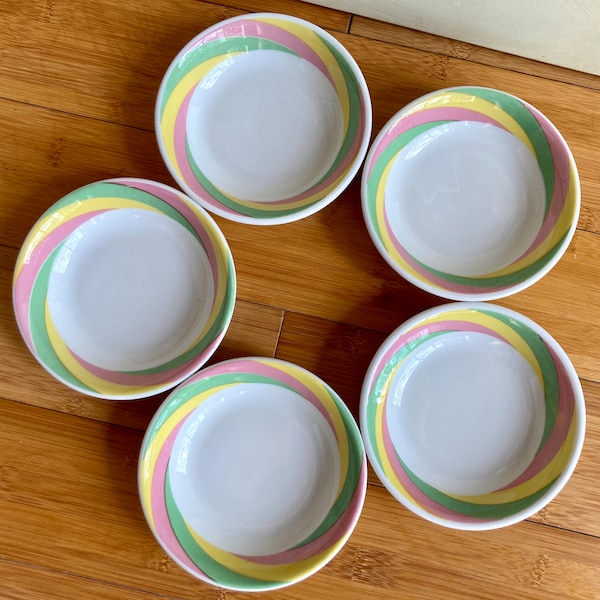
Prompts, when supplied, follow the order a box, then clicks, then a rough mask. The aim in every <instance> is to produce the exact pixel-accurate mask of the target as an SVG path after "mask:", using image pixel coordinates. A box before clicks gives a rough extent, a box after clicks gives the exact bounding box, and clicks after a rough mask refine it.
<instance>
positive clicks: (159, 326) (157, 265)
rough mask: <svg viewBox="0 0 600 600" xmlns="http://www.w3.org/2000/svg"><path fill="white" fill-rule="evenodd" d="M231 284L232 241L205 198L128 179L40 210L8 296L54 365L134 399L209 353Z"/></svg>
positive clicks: (231, 296)
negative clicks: (203, 203)
mask: <svg viewBox="0 0 600 600" xmlns="http://www.w3.org/2000/svg"><path fill="white" fill-rule="evenodd" d="M235 290H236V278H235V270H234V265H233V260H232V256H231V253H230V250H229V247H228V245H227V242H226V241H225V238H224V236H223V235H222V233H221V231H220V230H219V228H218V227H217V225H216V224H215V222H214V221H213V219H212V218H211V217H210V215H209V214H208V213H207V212H206V211H205V210H204V209H202V208H200V207H198V206H197V205H196V204H195V203H194V202H192V201H191V200H190V199H189V198H187V197H186V196H185V195H184V194H182V193H181V192H179V191H177V190H175V189H173V188H170V187H168V186H165V185H162V184H159V183H155V182H152V181H147V180H143V179H126V178H121V179H109V180H104V181H99V182H96V183H92V184H89V185H86V186H84V187H82V188H79V189H77V190H75V191H73V192H71V193H70V194H68V195H66V196H65V197H63V198H62V199H61V200H59V201H58V202H57V203H56V204H54V205H53V206H52V207H50V208H49V209H48V210H47V211H46V212H45V213H44V214H43V215H42V216H41V217H40V218H39V220H38V221H37V223H36V224H35V225H34V226H33V228H32V230H31V231H30V233H29V235H28V236H27V238H26V239H25V241H24V243H23V246H22V248H21V251H20V253H19V256H18V259H17V263H16V266H15V270H14V278H13V305H14V311H15V316H16V320H17V324H18V326H19V329H20V332H21V334H22V336H23V339H24V341H25V343H26V344H27V347H28V348H29V350H30V351H31V353H32V354H33V356H34V357H35V358H36V359H37V360H38V362H39V363H40V364H41V365H42V366H43V367H44V368H45V369H46V370H47V371H48V372H49V373H50V374H51V375H53V376H54V377H56V379H58V380H59V381H61V382H62V383H64V384H65V385H67V386H69V387H71V388H73V389H75V390H77V391H79V392H82V393H84V394H87V395H90V396H96V397H99V398H106V399H114V400H120V399H122V400H131V399H136V398H142V397H146V396H150V395H153V394H157V393H159V392H161V391H164V390H167V389H170V388H172V387H175V386H176V385H177V384H178V383H180V382H181V381H183V379H185V378H186V377H188V376H189V375H191V374H192V373H194V372H195V371H197V370H198V369H199V368H200V367H201V366H202V365H203V364H204V363H205V362H206V361H207V360H208V359H209V358H210V356H211V355H212V354H213V352H214V351H215V349H216V348H217V347H218V345H219V344H220V342H221V340H222V339H223V337H224V335H225V332H226V331H227V328H228V326H229V323H230V321H231V317H232V314H233V308H234V303H235Z"/></svg>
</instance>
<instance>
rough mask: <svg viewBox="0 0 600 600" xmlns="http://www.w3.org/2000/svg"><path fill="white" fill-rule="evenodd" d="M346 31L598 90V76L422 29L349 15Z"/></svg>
mask: <svg viewBox="0 0 600 600" xmlns="http://www.w3.org/2000/svg"><path fill="white" fill-rule="evenodd" d="M348 33H351V34H353V35H357V36H361V37H365V38H368V39H377V40H380V41H382V42H391V43H393V44H398V45H399V46H406V47H408V48H420V49H421V50H426V51H427V52H433V53H435V54H441V55H444V56H449V57H452V58H458V59H460V60H466V61H468V62H470V63H479V64H483V65H488V66H491V67H500V68H502V69H505V70H507V71H516V72H517V73H527V74H528V75H534V76H536V77H544V78H545V79H549V80H552V81H560V82H563V83H572V84H575V85H579V86H581V87H589V88H592V89H595V90H598V89H600V77H598V76H596V75H591V74H589V73H583V72H581V71H574V70H573V69H565V68H562V67H558V66H556V65H549V64H548V63H545V62H540V61H537V60H532V59H530V58H525V57H522V56H516V55H515V54H507V53H505V52H499V51H497V50H490V49H489V48H484V47H483V46H477V45H476V44H470V43H468V42H461V41H458V40H455V39H451V38H447V37H443V36H439V35H433V34H431V33H426V32H424V31H417V30H416V29H410V28H408V27H402V26H400V25H393V24H391V23H385V22H384V21H377V20H375V19H369V18H367V17H362V16H360V15H354V16H353V18H352V23H351V26H350V31H349V32H348Z"/></svg>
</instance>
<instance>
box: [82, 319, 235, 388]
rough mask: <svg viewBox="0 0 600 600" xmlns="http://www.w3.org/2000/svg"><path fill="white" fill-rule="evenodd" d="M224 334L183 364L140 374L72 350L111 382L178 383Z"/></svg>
mask: <svg viewBox="0 0 600 600" xmlns="http://www.w3.org/2000/svg"><path fill="white" fill-rule="evenodd" d="M224 335H225V331H223V332H222V333H221V334H220V335H219V336H218V337H217V338H216V339H215V340H213V341H212V342H211V343H210V344H209V345H208V346H207V347H206V348H204V350H202V352H200V353H199V354H196V355H194V356H193V357H192V358H191V359H190V360H188V361H187V362H185V363H184V364H183V365H180V366H178V367H175V368H173V369H170V370H169V371H160V372H158V373H147V374H138V373H135V372H133V373H127V372H121V371H110V370H108V369H103V368H102V367H98V366H96V365H93V364H92V363H89V362H87V361H86V360H85V359H83V358H81V357H80V356H78V355H76V354H74V353H73V352H71V354H72V355H73V357H74V358H75V359H76V360H77V362H78V363H79V364H80V365H81V366H82V367H84V368H85V369H86V370H87V371H88V372H89V373H91V374H92V375H94V376H96V377H98V378H100V379H102V380H104V381H107V382H110V383H115V384H118V385H126V386H133V387H137V386H151V385H159V384H165V385H166V384H168V383H173V384H174V383H177V382H178V381H180V380H182V379H184V378H185V377H186V376H187V375H190V374H192V373H194V372H195V371H196V370H197V369H198V368H199V367H201V366H202V365H203V364H204V363H205V362H206V361H207V360H208V359H209V358H210V357H211V356H212V354H213V353H214V352H215V350H216V349H217V346H218V345H219V343H220V342H221V340H222V339H223V337H224ZM157 368H159V367H157Z"/></svg>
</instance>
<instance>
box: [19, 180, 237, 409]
mask: <svg viewBox="0 0 600 600" xmlns="http://www.w3.org/2000/svg"><path fill="white" fill-rule="evenodd" d="M101 184H117V185H123V186H126V187H132V188H134V189H140V188H138V187H136V186H137V185H145V186H150V187H153V188H158V189H159V190H162V191H165V192H167V193H169V194H175V195H176V196H178V197H179V198H180V199H181V200H182V201H183V202H184V203H185V204H186V205H188V206H189V207H190V208H191V209H192V210H193V211H197V212H198V213H199V214H200V215H201V218H202V220H203V222H202V226H203V228H204V229H206V230H207V231H208V230H209V231H210V235H211V237H212V238H214V240H215V245H214V248H215V251H216V252H218V254H220V255H221V258H222V260H223V261H224V263H226V264H227V266H228V269H229V270H230V271H229V272H228V274H227V275H228V278H227V281H226V284H225V288H226V291H225V297H224V299H223V308H224V313H223V315H222V316H221V318H220V319H219V323H220V324H221V325H222V327H221V328H220V329H219V331H218V332H216V334H215V336H213V338H211V340H210V341H209V343H208V344H207V345H206V347H205V348H204V349H202V350H201V351H200V352H199V353H198V354H197V355H196V356H195V357H194V358H191V359H190V360H189V361H188V366H187V367H186V368H182V372H181V373H180V374H178V375H177V376H176V377H173V378H172V379H171V378H169V379H168V380H167V381H165V382H163V383H160V384H153V385H137V386H127V385H126V387H129V388H131V389H133V390H136V391H133V392H131V393H127V392H125V391H124V392H123V393H104V392H101V391H97V390H92V389H87V388H86V387H85V386H78V385H76V384H74V383H72V382H70V381H68V380H66V379H65V378H64V377H62V376H61V375H60V374H59V373H57V372H55V370H53V369H52V368H51V366H50V365H49V364H47V362H46V361H44V360H42V357H41V356H40V355H39V352H38V351H37V350H36V349H35V346H32V345H30V343H29V342H28V337H27V336H26V335H25V330H24V323H22V320H21V318H19V310H18V308H17V298H16V294H15V289H16V282H17V279H18V276H19V273H20V269H19V265H22V266H25V265H26V261H25V260H24V258H25V257H26V255H27V254H28V252H30V251H31V249H32V248H33V247H35V246H37V244H36V242H35V240H34V239H32V236H33V235H34V233H35V232H36V231H37V230H38V229H39V226H40V224H41V223H42V221H43V220H44V219H45V218H47V217H48V216H49V215H51V214H52V211H53V210H55V208H56V207H57V205H58V204H59V203H60V202H62V201H63V200H65V199H66V198H67V197H69V196H71V195H74V194H78V193H80V192H83V191H84V190H86V189H88V188H89V189H92V188H93V187H95V186H97V185H101ZM147 193H148V194H150V195H153V192H147ZM93 197H94V196H92V198H93ZM157 197H158V198H159V199H160V200H161V201H163V202H165V203H166V204H168V205H169V206H171V203H170V201H169V200H166V199H165V198H162V197H160V196H157ZM116 210H118V208H117V209H116ZM175 210H177V209H175ZM186 220H187V219H186ZM64 239H66V238H64ZM64 239H63V240H61V243H62V242H63V241H64ZM21 268H22V267H21ZM236 290H237V276H236V270H235V263H234V261H233V255H232V253H231V249H230V247H229V244H228V242H227V239H226V238H225V236H224V234H223V232H222V231H221V229H220V228H219V226H218V225H217V223H216V221H215V220H214V218H213V217H212V216H211V215H210V214H209V213H208V211H206V210H205V209H204V208H202V207H201V206H198V205H197V204H196V203H194V202H193V201H192V200H191V198H189V197H188V196H187V195H186V194H185V193H184V192H182V191H181V190H179V189H176V188H174V187H171V186H169V185H166V184H164V183H160V182H158V181H153V180H150V179H145V178H141V177H112V178H106V179H100V180H96V181H91V182H89V183H86V184H84V185H81V186H79V187H77V188H75V189H73V190H70V191H69V192H67V193H66V194H63V195H62V196H61V197H60V198H58V199H57V200H56V201H55V202H53V203H52V204H51V205H50V206H49V207H48V208H47V209H46V210H45V211H44V212H43V213H42V215H40V216H39V217H38V218H37V219H36V221H35V222H34V224H33V225H32V226H31V228H30V229H29V231H28V233H27V234H26V236H25V238H24V240H23V243H22V245H21V248H20V250H19V252H18V254H17V258H16V261H15V266H14V268H13V277H12V290H11V294H12V307H13V315H14V317H15V321H16V324H17V328H18V330H19V333H20V335H21V338H22V339H23V341H24V343H25V345H26V347H27V348H28V350H29V351H30V353H31V354H32V356H33V357H34V358H35V359H36V361H37V363H38V364H39V365H40V366H41V367H43V368H44V370H45V371H46V372H47V373H49V374H50V375H51V376H52V377H53V378H54V379H55V380H57V381H59V382H60V383H62V384H63V385H65V386H67V387H68V388H70V389H72V390H75V391H77V392H80V393H82V394H85V395H86V396H89V397H93V398H99V399H102V400H116V401H129V400H140V399H143V398H148V397H150V396H154V395H157V394H160V393H163V392H165V391H167V390H170V389H171V388H173V387H175V386H177V385H178V384H179V383H180V382H181V381H183V380H185V379H186V378H187V377H189V376H190V375H191V374H193V373H194V372H195V371H197V370H198V369H199V368H200V367H202V366H203V365H204V364H205V363H206V362H207V361H208V360H209V359H210V357H211V356H212V355H213V354H214V352H215V351H216V349H217V348H218V346H219V345H220V343H221V342H222V340H223V338H224V336H225V334H226V333H227V331H228V329H229V326H230V324H231V320H232V318H233V313H234V309H235V300H236ZM29 297H30V294H28V296H27V298H28V299H29ZM29 312H30V310H28V312H27V320H28V321H29V318H30V317H29Z"/></svg>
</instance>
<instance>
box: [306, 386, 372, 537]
mask: <svg viewBox="0 0 600 600" xmlns="http://www.w3.org/2000/svg"><path fill="white" fill-rule="evenodd" d="M326 389H327V393H328V394H329V396H330V398H331V399H332V400H333V402H334V404H335V405H336V407H337V409H338V410H339V414H340V416H341V417H342V421H343V422H344V430H345V433H346V437H347V440H348V470H347V472H346V479H345V481H344V485H343V487H342V490H341V492H340V495H339V496H338V498H337V500H336V501H335V503H334V504H333V506H332V507H331V509H330V510H329V512H328V513H327V516H326V517H325V519H324V520H323V522H322V523H321V524H320V525H319V527H317V529H315V531H313V533H311V535H309V536H308V537H307V538H306V539H305V540H302V542H300V543H299V544H298V545H297V546H296V547H300V546H305V545H306V544H309V543H310V542H313V541H314V540H316V539H318V538H320V537H321V536H322V535H323V534H325V533H326V532H327V531H329V529H331V527H333V525H335V524H336V523H337V522H338V521H339V519H340V518H341V517H342V515H343V514H344V512H345V511H346V509H347V508H348V505H349V504H350V502H351V500H352V497H353V496H354V493H355V491H356V487H357V486H358V482H359V479H360V474H361V470H362V464H363V444H362V439H361V436H360V431H359V429H358V427H357V426H356V421H355V420H354V417H353V416H352V414H351V413H350V411H349V410H348V408H347V407H346V405H345V404H344V403H343V402H342V400H341V399H340V398H339V396H337V394H336V393H335V392H334V391H333V390H331V389H330V388H328V387H326Z"/></svg>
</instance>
